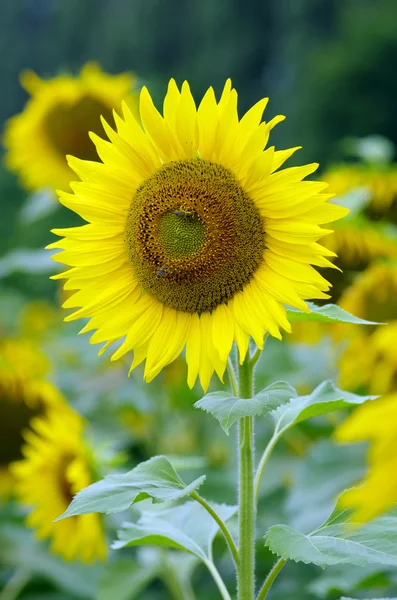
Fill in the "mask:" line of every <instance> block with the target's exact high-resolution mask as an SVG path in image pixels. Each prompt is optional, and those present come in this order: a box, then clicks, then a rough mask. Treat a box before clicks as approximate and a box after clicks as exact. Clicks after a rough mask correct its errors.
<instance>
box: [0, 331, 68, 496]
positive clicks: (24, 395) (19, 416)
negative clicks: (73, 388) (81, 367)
mask: <svg viewBox="0 0 397 600" xmlns="http://www.w3.org/2000/svg"><path fill="white" fill-rule="evenodd" d="M48 369H49V364H48V361H47V359H46V357H45V356H44V355H43V354H42V353H41V352H40V350H39V349H38V348H37V346H36V345H34V344H32V343H31V342H28V341H27V340H23V339H2V340H0V439H1V446H0V497H6V496H8V495H9V494H11V493H12V491H13V489H14V478H13V475H12V473H11V470H10V464H11V463H12V461H14V460H17V459H18V458H20V457H21V456H22V454H21V447H22V444H23V432H24V430H25V428H26V427H28V426H29V423H30V421H31V419H32V418H33V417H34V416H35V415H39V414H44V413H46V412H47V411H48V410H50V409H51V407H54V406H61V405H63V404H64V400H63V397H62V395H61V394H60V392H59V391H58V390H57V389H56V388H55V387H54V386H53V385H51V384H50V383H49V382H48V381H45V379H44V377H45V376H46V375H47V373H48Z"/></svg>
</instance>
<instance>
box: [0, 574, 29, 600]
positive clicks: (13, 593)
mask: <svg viewBox="0 0 397 600" xmlns="http://www.w3.org/2000/svg"><path fill="white" fill-rule="evenodd" d="M30 577H31V574H30V572H29V571H27V570H26V569H25V568H24V567H21V568H20V569H16V570H15V571H14V574H13V575H12V576H11V577H10V579H9V580H8V581H7V583H6V584H5V586H4V587H3V589H2V591H1V592H0V599H1V600H16V598H18V596H19V594H20V593H21V592H22V590H23V588H24V587H25V586H26V584H27V583H28V582H29V579H30Z"/></svg>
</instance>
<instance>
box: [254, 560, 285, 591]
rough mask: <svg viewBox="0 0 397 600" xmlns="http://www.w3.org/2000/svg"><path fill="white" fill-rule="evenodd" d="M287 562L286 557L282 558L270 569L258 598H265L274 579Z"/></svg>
mask: <svg viewBox="0 0 397 600" xmlns="http://www.w3.org/2000/svg"><path fill="white" fill-rule="evenodd" d="M286 562H287V561H286V560H285V559H284V558H280V559H279V560H278V561H277V562H276V564H275V565H274V567H273V568H272V570H271V571H270V573H269V575H268V576H267V577H266V579H265V583H264V584H263V586H262V587H261V590H260V592H259V594H258V597H257V600H265V598H266V597H267V594H268V592H269V590H270V588H271V587H272V585H273V582H274V580H275V579H276V577H277V575H278V574H279V573H280V571H281V569H282V568H283V566H284V565H285V563H286Z"/></svg>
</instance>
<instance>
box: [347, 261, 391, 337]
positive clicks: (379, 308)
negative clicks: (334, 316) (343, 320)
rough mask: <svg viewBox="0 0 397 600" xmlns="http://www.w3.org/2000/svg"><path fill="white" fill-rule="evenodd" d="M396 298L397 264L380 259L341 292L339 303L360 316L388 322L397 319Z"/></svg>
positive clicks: (370, 319) (379, 321)
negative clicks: (380, 260)
mask: <svg viewBox="0 0 397 600" xmlns="http://www.w3.org/2000/svg"><path fill="white" fill-rule="evenodd" d="M396 298H397V265H396V264H395V263H394V264H393V263H388V262H379V263H375V264H373V265H370V266H369V267H368V269H367V270H366V271H364V272H363V273H361V274H360V275H359V276H358V277H357V278H356V280H355V281H354V283H353V285H351V286H350V287H349V288H348V289H347V290H346V291H345V292H344V294H343V295H342V297H341V299H340V306H341V307H342V308H344V309H345V310H347V311H349V312H351V313H352V314H354V315H356V316H357V317H360V318H361V319H367V320H368V321H376V322H378V323H390V322H391V321H393V320H395V319H397V302H396ZM349 329H350V328H349ZM353 329H356V328H351V330H353ZM356 331H360V330H359V329H356Z"/></svg>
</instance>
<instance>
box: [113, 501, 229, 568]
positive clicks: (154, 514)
mask: <svg viewBox="0 0 397 600" xmlns="http://www.w3.org/2000/svg"><path fill="white" fill-rule="evenodd" d="M145 504H146V503H145ZM212 507H213V508H214V509H215V511H216V512H217V514H218V515H219V516H220V518H221V519H222V520H223V521H227V520H228V519H230V518H231V517H233V516H234V515H235V514H236V512H237V506H227V505H225V504H212ZM218 531H219V527H218V525H217V523H216V522H215V521H214V519H213V518H212V517H211V515H210V514H209V513H208V512H207V511H206V510H205V509H204V508H203V507H202V506H201V505H200V504H198V503H197V502H191V501H189V502H186V503H185V504H183V505H182V506H173V507H172V508H164V507H159V506H149V507H148V508H146V506H145V507H144V508H143V509H142V510H141V517H140V518H139V520H138V522H137V523H126V524H124V526H123V528H122V529H120V530H119V531H118V538H119V539H118V540H117V541H116V542H114V543H113V546H112V548H114V549H119V548H124V547H125V546H144V545H150V546H163V547H167V548H173V549H177V550H183V551H185V552H189V553H190V554H194V555H195V556H197V557H198V558H199V559H200V560H202V561H204V562H208V561H209V560H210V557H211V547H212V542H213V540H214V538H215V536H216V534H217V533H218Z"/></svg>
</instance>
